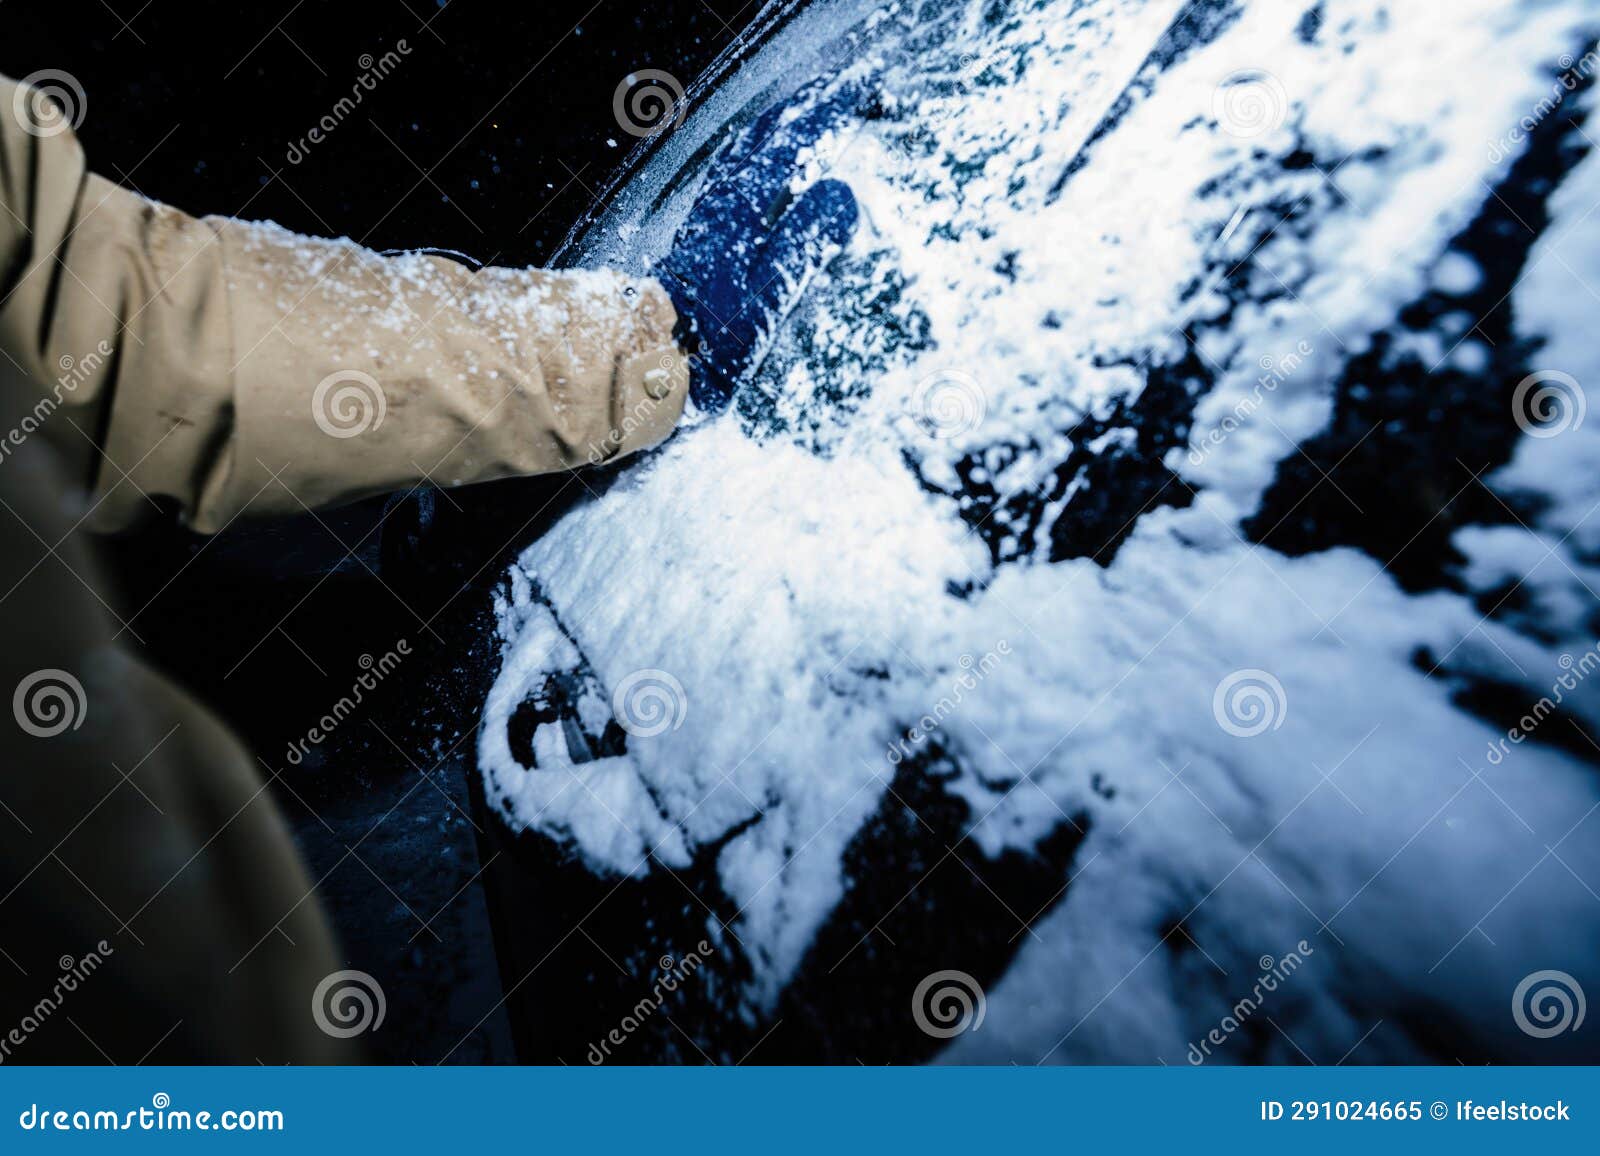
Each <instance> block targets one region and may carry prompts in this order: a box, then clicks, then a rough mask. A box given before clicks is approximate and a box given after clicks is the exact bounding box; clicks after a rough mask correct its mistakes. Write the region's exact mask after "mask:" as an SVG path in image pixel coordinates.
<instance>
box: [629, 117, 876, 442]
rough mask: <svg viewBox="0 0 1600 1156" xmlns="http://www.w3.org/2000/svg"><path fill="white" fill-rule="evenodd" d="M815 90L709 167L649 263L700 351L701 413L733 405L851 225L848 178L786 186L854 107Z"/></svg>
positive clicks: (697, 397)
mask: <svg viewBox="0 0 1600 1156" xmlns="http://www.w3.org/2000/svg"><path fill="white" fill-rule="evenodd" d="M815 87H817V86H813V88H812V89H811V90H802V92H801V94H800V96H799V97H797V98H796V100H795V101H794V102H791V103H790V104H789V105H786V106H779V107H777V108H773V109H770V110H769V111H767V112H766V113H764V114H762V116H761V117H760V118H758V119H757V120H756V121H755V123H754V124H752V125H750V126H749V127H748V128H746V129H745V130H744V131H743V132H741V133H740V134H739V135H738V136H737V137H736V138H735V139H734V141H733V143H732V144H730V145H729V146H728V148H727V149H726V150H725V151H724V152H723V154H722V155H721V156H720V157H718V158H717V159H716V160H715V161H714V162H713V163H712V166H711V171H710V173H709V174H708V175H707V179H706V183H705V186H704V188H703V189H702V190H701V193H700V197H699V199H698V200H697V201H696V202H695V203H694V207H693V208H692V209H690V211H689V216H688V218H687V219H686V220H685V221H684V223H683V226H682V227H681V228H680V229H679V230H678V235H677V236H676V237H675V238H674V239H673V243H672V249H671V251H670V252H668V254H667V255H666V257H665V258H663V259H662V261H661V262H660V263H659V265H658V266H657V267H656V268H655V269H654V270H652V271H653V272H654V273H656V274H657V275H658V277H659V279H660V281H661V283H662V284H663V285H664V286H665V287H666V290H667V294H668V295H669V296H670V297H671V298H672V303H673V305H674V306H676V308H677V311H678V319H679V331H678V335H677V336H678V340H679V344H680V346H681V347H682V348H683V349H684V351H685V352H687V353H690V354H692V355H693V356H694V368H693V369H692V371H691V374H690V381H689V393H690V397H691V399H692V400H693V401H694V404H695V405H696V406H698V407H699V408H700V409H702V410H705V411H709V412H712V413H716V412H719V411H721V410H722V409H724V408H725V407H726V406H727V404H728V402H729V400H730V399H731V398H732V396H733V390H734V386H735V385H736V383H737V382H738V379H739V376H740V374H742V373H743V372H744V371H745V370H746V369H748V368H749V367H750V366H751V365H752V364H753V363H754V362H755V360H756V359H757V358H758V357H759V356H760V355H761V354H762V352H763V346H764V345H765V342H766V341H767V340H768V339H769V338H770V337H771V336H772V333H773V331H774V330H775V329H776V328H777V326H778V323H779V322H781V321H782V319H783V316H784V315H785V313H787V311H788V310H789V309H790V308H792V307H793V305H794V302H795V299H796V298H797V297H798V296H799V294H800V291H801V290H802V289H803V288H804V286H805V283H806V282H807V281H808V280H809V279H810V277H811V276H812V275H813V274H814V273H815V272H816V271H817V270H818V269H819V268H821V267H822V266H823V265H824V264H826V263H827V261H829V260H830V259H831V258H832V257H833V256H834V254H836V253H837V252H838V251H839V250H840V249H841V248H842V247H843V246H844V245H845V244H846V243H847V242H848V241H849V240H850V237H851V235H852V234H853V233H854V232H855V228H856V220H857V217H858V215H859V214H858V210H857V208H856V199H855V197H854V196H853V195H852V194H851V192H850V186H849V185H847V184H845V183H844V182H843V181H839V180H831V179H830V180H822V181H818V182H816V183H815V184H813V185H812V186H811V187H810V188H808V189H806V190H805V191H804V192H803V193H801V194H800V195H799V196H798V197H795V196H794V195H793V194H792V193H791V192H790V188H789V185H790V181H791V179H792V178H793V177H794V176H795V175H796V170H797V165H796V161H797V156H798V154H799V152H800V150H801V149H803V148H808V147H810V146H812V145H815V144H816V142H817V141H818V140H819V139H820V138H821V137H822V136H823V135H824V134H825V133H827V132H829V131H830V130H837V129H841V128H843V127H845V126H846V125H848V124H849V123H850V122H851V121H852V120H853V119H854V117H855V115H856V112H857V107H858V104H859V94H858V93H856V92H855V91H853V90H847V91H845V92H841V93H838V94H835V95H834V96H831V97H830V98H829V99H828V100H826V101H824V102H822V103H820V104H816V105H814V106H811V107H804V100H805V97H806V95H807V92H808V91H814V89H815ZM797 107H799V108H800V109H801V111H799V112H798V114H796V113H795V112H794V109H795V108H797Z"/></svg>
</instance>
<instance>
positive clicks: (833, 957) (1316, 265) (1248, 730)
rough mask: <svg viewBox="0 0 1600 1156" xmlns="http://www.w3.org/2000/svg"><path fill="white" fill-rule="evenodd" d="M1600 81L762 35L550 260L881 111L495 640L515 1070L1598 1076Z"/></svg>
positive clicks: (1388, 21)
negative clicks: (517, 1055)
mask: <svg viewBox="0 0 1600 1156" xmlns="http://www.w3.org/2000/svg"><path fill="white" fill-rule="evenodd" d="M1597 30H1600V17H1597V14H1596V13H1595V11H1594V9H1593V7H1592V6H1591V5H1588V4H1585V3H1582V2H1581V0H1458V2H1457V3H1454V4H1452V5H1450V6H1448V10H1447V11H1446V10H1444V9H1442V8H1441V7H1440V6H1438V5H1432V4H1424V3H1414V2H1413V3H1392V2H1388V3H1386V2H1380V0H1304V2H1303V3H1300V4H1289V3H1282V2H1279V0H1192V2H1188V3H1185V2H1182V0H1013V2H1012V3H1004V2H1002V0H923V2H912V0H904V2H899V3H864V2H860V0H834V2H818V3H813V4H808V5H804V6H801V5H797V4H793V3H776V4H773V5H770V6H769V8H768V10H767V11H766V12H764V13H763V15H762V17H761V18H760V19H759V20H758V21H757V22H756V26H755V28H754V30H753V31H752V32H751V33H750V34H749V35H748V36H747V37H746V38H745V39H744V40H743V41H742V42H741V43H740V44H739V45H737V46H736V47H735V49H734V50H733V51H731V52H730V53H729V54H727V55H726V56H725V57H724V58H723V60H722V61H720V62H719V64H718V66H717V67H716V68H715V69H713V71H712V74H711V75H710V76H708V77H706V78H703V79H702V80H701V81H700V82H699V83H697V84H695V85H693V86H691V87H690V88H689V90H688V95H687V109H688V115H687V116H686V117H685V118H684V119H682V121H681V123H676V122H674V123H672V124H669V125H668V126H666V129H665V131H662V132H660V133H659V134H658V135H655V136H651V137H649V138H648V139H646V140H645V141H644V142H643V143H642V144H641V145H640V146H639V148H638V152H637V155H636V156H635V157H634V159H633V162H632V163H631V164H630V166H629V167H628V169H627V170H626V172H625V174H624V176H623V178H622V179H621V180H620V181H619V182H618V183H617V184H615V185H614V186H613V187H612V188H611V189H609V190H607V192H606V194H605V196H604V197H603V198H602V202H601V204H600V205H599V206H597V208H596V210H595V212H594V215H593V217H592V218H591V219H589V220H588V221H586V222H585V223H584V224H583V225H582V226H580V228H579V230H578V231H577V232H576V233H575V234H574V236H573V237H572V239H571V240H570V241H569V244H568V247H567V249H566V251H565V253H564V259H565V260H566V261H567V262H568V263H571V264H577V265H601V264H617V265H622V266H625V267H628V268H631V269H635V270H641V271H642V270H648V269H649V268H650V267H651V265H652V262H653V261H655V260H657V259H659V258H660V256H661V255H662V254H663V253H664V252H665V251H666V249H667V246H668V244H669V243H670V241H671V239H672V236H673V233H674V229H675V227H676V224H677V222H679V221H680V220H682V218H683V216H684V214H685V213H686V211H687V209H688V206H689V205H690V204H692V203H693V200H694V197H695V195H696V191H697V187H698V181H699V179H700V178H701V177H702V175H703V173H704V171H705V168H706V166H707V165H708V164H709V163H710V162H711V161H712V160H713V159H714V157H715V155H716V153H717V150H718V148H719V147H720V146H721V144H722V143H723V142H724V141H725V140H726V139H727V138H728V135H729V134H730V133H731V132H733V131H735V130H737V129H738V127H740V126H741V125H744V124H748V123H749V122H750V121H751V120H752V119H753V118H754V117H756V116H758V115H760V114H761V113H762V112H764V111H766V110H767V109H769V108H771V107H773V106H775V105H781V104H785V103H791V104H792V103H795V102H798V104H799V105H804V104H806V103H808V102H816V101H819V100H823V99H826V98H827V96H828V94H829V93H830V92H834V91H837V90H838V89H839V87H840V86H843V85H856V86H861V87H862V89H863V90H865V91H869V92H870V93H872V99H871V101H870V102H869V103H868V107H867V108H866V109H865V110H864V111H863V112H862V113H861V115H860V116H859V117H858V118H857V119H856V120H855V122H854V123H853V124H852V125H851V127H850V128H849V129H848V130H847V131H840V132H836V133H830V134H829V135H828V136H827V137H826V138H825V139H823V140H822V141H819V142H818V143H817V145H816V146H815V147H814V148H812V149H810V150H809V151H808V152H807V153H805V154H804V155H803V156H802V162H803V163H802V165H801V170H800V171H799V172H797V173H796V177H795V184H794V190H795V191H796V192H798V191H800V189H801V187H802V186H804V185H805V184H807V183H809V182H813V181H815V180H819V179H823V178H824V177H826V178H837V179H841V180H844V181H846V182H847V183H848V184H849V185H850V187H851V189H852V190H853V192H854V194H855V196H856V198H857V201H858V202H859V204H860V206H861V224H860V227H859V229H858V231H857V233H856V236H855V239H854V241H853V242H852V244H851V245H850V247H849V249H848V250H847V251H846V252H845V253H843V254H841V255H840V256H839V257H838V258H837V259H836V260H834V261H832V263H831V264H830V265H829V266H828V268H827V269H826V270H825V271H824V272H823V273H822V274H820V275H819V276H817V277H816V278H815V279H814V280H813V281H812V282H811V283H810V284H809V285H807V286H806V287H805V289H804V293H803V295H801V297H800V299H799V304H798V305H797V306H796V307H795V308H794V309H793V310H792V311H791V312H790V313H789V314H788V316H787V317H785V318H784V319H783V320H782V324H781V326H780V327H779V329H778V331H777V333H776V335H775V337H774V338H773V339H772V340H771V341H770V343H769V344H768V346H767V347H766V348H765V349H764V350H763V356H762V357H761V359H760V360H759V363H758V365H757V366H756V367H755V368H754V369H753V370H752V371H751V372H750V373H749V374H748V375H746V377H745V379H744V380H743V381H742V382H741V383H740V386H739V390H738V392H737V394H736V396H735V400H734V404H733V406H732V408H731V410H730V411H729V412H728V413H725V414H723V415H721V416H720V417H717V418H714V419H710V420H703V421H700V422H698V423H695V424H692V425H690V426H689V427H688V428H684V429H682V430H680V432H679V433H678V434H676V435H675V436H674V437H673V438H672V439H671V440H670V441H669V442H668V443H667V444H666V445H665V446H663V447H662V448H661V449H660V450H659V451H657V452H655V453H653V454H651V455H650V456H648V457H647V458H646V459H644V460H640V461H638V462H636V463H633V464H631V465H630V466H628V467H627V468H625V469H622V470H620V471H616V472H614V473H612V474H610V475H608V476H605V477H603V478H599V479H591V481H590V483H589V484H591V485H592V486H593V488H594V493H593V494H592V495H591V496H590V497H589V498H588V499H587V500H586V501H584V502H583V503H580V504H579V505H578V506H577V507H576V508H574V509H572V510H570V511H569V512H567V513H566V514H565V515H564V516H563V517H562V518H561V519H560V520H559V521H558V522H557V523H556V524H555V525H554V527H553V528H551V529H549V531H548V532H546V533H544V534H543V535H542V536H541V537H539V539H538V540H537V541H534V542H532V543H531V544H530V545H528V546H527V549H526V550H525V552H524V553H523V554H522V555H521V557H520V559H519V561H518V562H517V563H516V565H515V566H514V567H513V568H512V569H511V571H510V573H509V574H507V575H506V577H505V580H504V583H503V585H502V587H501V592H500V595H499V597H498V600H497V604H496V605H497V614H498V622H499V636H500V639H501V643H502V654H501V660H500V661H501V667H500V671H499V675H498V679H497V681H496V683H495V685H494V687H493V690H492V691H491V693H490V694H489V696H488V699H487V702H486V704H485V706H484V709H483V715H482V721H481V729H480V735H479V752H478V764H479V770H480V771H481V775H482V788H483V798H484V801H485V805H486V809H487V811H488V812H489V813H491V814H492V815H494V816H495V820H496V821H495V823H494V827H493V830H492V831H491V833H490V837H491V840H492V841H493V843H494V845H495V847H496V848H497V849H498V854H497V855H496V856H495V857H494V861H493V862H492V863H491V864H490V865H489V870H488V872H487V876H488V879H489V886H490V890H491V894H492V896H493V898H494V903H495V909H496V914H497V920H498V931H499V936H500V940H501V945H502V957H503V972H504V976H505V979H506V986H507V989H508V992H509V993H510V999H511V1001H512V1006H513V1008H514V1010H515V1012H516V1015H517V1018H518V1020H519V1023H520V1024H522V1025H523V1031H524V1038H523V1051H524V1053H525V1054H526V1055H527V1056H528V1058H534V1057H536V1056H538V1057H544V1058H551V1059H553V1058H556V1057H559V1058H561V1059H564V1060H565V1061H567V1062H571V1063H579V1062H584V1061H585V1060H587V1061H588V1062H591V1063H599V1062H604V1061H606V1060H624V1061H635V1062H636V1061H639V1060H646V1059H652V1060H670V1059H682V1060H688V1061H699V1060H701V1059H709V1060H714V1061H716V1062H719V1063H721V1062H737V1061H741V1060H745V1059H749V1060H751V1061H752V1062H772V1061H780V1060H826V1061H833V1062H847V1063H848V1062H855V1061H857V1060H860V1061H863V1062H869V1063H870V1062H874V1061H878V1062H881V1061H884V1060H922V1059H929V1058H934V1057H939V1058H944V1059H948V1060H954V1061H968V1062H996V1063H1000V1062H1016V1063H1038V1062H1052V1063H1060V1062H1131V1063H1158V1062H1161V1063H1168V1064H1182V1063H1186V1062H1187V1063H1202V1062H1209V1061H1216V1062H1225V1063H1229V1062H1273V1063H1276V1062H1288V1063H1299V1062H1308V1061H1309V1062H1315V1063H1319V1064H1321V1063H1335V1062H1339V1061H1350V1062H1373V1063H1379V1062H1399V1061H1424V1060H1426V1061H1443V1062H1453V1061H1455V1060H1458V1059H1459V1060H1461V1061H1463V1062H1468V1063H1471V1062H1475V1061H1476V1062H1482V1061H1485V1060H1495V1061H1527V1062H1569V1061H1574V1060H1581V1059H1587V1060H1590V1061H1593V1060H1595V1059H1597V1058H1600V1050H1597V1045H1596V1043H1595V1041H1596V1040H1597V1039H1600V1036H1597V1035H1596V1034H1595V1033H1594V1032H1593V1031H1592V1030H1589V1031H1583V1030H1578V1029H1579V1028H1580V1026H1581V1025H1582V1022H1583V1016H1584V1010H1585V1003H1584V991H1585V989H1586V988H1587V990H1588V991H1590V992H1593V991H1596V990H1600V971H1597V970H1596V967H1595V961H1596V960H1597V959H1600V817H1597V816H1596V815H1595V811H1596V809H1597V808H1600V775H1597V770H1596V768H1597V765H1600V757H1597V756H1600V678H1591V676H1592V675H1594V674H1595V672H1596V670H1597V669H1600V650H1597V648H1596V647H1597V643H1596V637H1597V635H1596V629H1597V624H1600V614H1597V610H1600V601H1597V595H1596V590H1597V589H1600V586H1597V583H1600V566H1597V563H1600V521H1597V520H1595V518H1594V514H1595V512H1596V509H1597V508H1600V423H1597V422H1594V421H1586V420H1585V411H1586V407H1587V398H1588V391H1589V390H1590V389H1593V388H1594V387H1595V386H1596V384H1597V383H1600V345H1597V344H1596V342H1595V341H1594V339H1593V333H1594V331H1595V322H1596V319H1597V317H1600V216H1596V215H1595V208H1596V205H1597V203H1600V157H1597V156H1596V155H1595V150H1594V148H1593V145H1594V139H1593V137H1594V132H1595V131H1596V130H1595V129H1593V128H1592V127H1590V125H1591V123H1592V122H1590V121H1589V119H1588V117H1589V113H1590V112H1591V111H1592V109H1593V106H1594V103H1595V90H1594V86H1593V81H1594V79H1595V73H1596V70H1597V69H1600V57H1597V55H1596V45H1595V38H1596V35H1597ZM1591 1026H1592V1025H1591Z"/></svg>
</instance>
